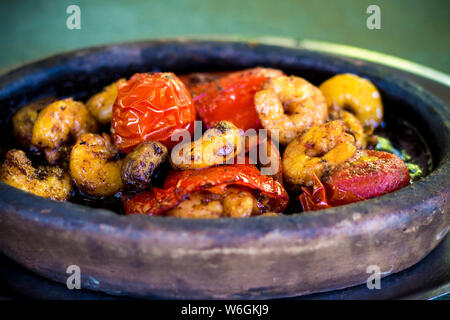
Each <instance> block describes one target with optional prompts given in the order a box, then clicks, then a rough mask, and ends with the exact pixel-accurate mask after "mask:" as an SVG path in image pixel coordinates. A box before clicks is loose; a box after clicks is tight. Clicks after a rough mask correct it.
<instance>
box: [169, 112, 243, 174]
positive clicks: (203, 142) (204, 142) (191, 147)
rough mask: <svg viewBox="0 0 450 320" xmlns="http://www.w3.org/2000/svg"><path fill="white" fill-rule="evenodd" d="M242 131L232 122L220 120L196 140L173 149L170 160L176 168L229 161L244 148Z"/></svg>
mask: <svg viewBox="0 0 450 320" xmlns="http://www.w3.org/2000/svg"><path fill="white" fill-rule="evenodd" d="M243 141H244V140H243V137H242V132H241V131H240V130H239V129H238V128H237V127H236V126H235V125H234V124H232V123H231V122H228V121H220V122H219V123H217V124H216V126H214V127H213V128H211V129H208V130H207V131H206V132H205V133H204V134H203V136H202V138H201V139H198V140H196V141H194V142H188V143H186V144H183V145H181V146H179V147H175V148H174V149H172V154H171V157H170V162H171V164H172V166H173V167H174V168H175V169H180V170H187V169H201V168H208V167H212V166H214V165H218V164H224V163H227V161H228V160H230V159H233V158H235V157H236V155H238V154H239V153H240V152H241V151H242V149H243Z"/></svg>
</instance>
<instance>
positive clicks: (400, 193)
mask: <svg viewBox="0 0 450 320" xmlns="http://www.w3.org/2000/svg"><path fill="white" fill-rule="evenodd" d="M186 44H189V45H193V46H197V47H201V46H207V45H215V46H217V45H218V46H241V49H242V48H243V49H244V50H245V48H247V50H258V49H261V50H274V49H277V50H282V51H283V52H286V53H289V52H290V53H291V54H295V53H303V54H305V55H306V56H311V55H312V54H314V56H315V58H316V59H319V60H329V59H333V60H334V61H337V62H338V63H339V64H340V67H343V68H348V69H350V70H359V71H360V72H359V73H362V74H363V75H364V76H366V77H369V78H373V79H378V80H380V81H381V80H382V82H383V83H385V84H389V85H390V86H394V87H396V88H398V89H400V90H404V91H409V92H411V93H412V96H413V97H414V98H419V99H420V100H421V101H422V102H423V103H424V104H425V105H427V107H429V108H430V109H431V110H432V111H433V112H435V113H436V114H437V115H438V116H439V117H440V118H442V119H450V111H449V109H448V108H447V106H446V105H445V104H444V103H443V102H442V101H440V100H439V99H438V98H436V97H434V96H433V95H432V94H430V93H428V92H427V91H426V90H424V89H422V88H421V87H420V86H419V85H416V84H414V83H412V82H410V81H409V80H406V79H404V78H402V77H397V76H394V75H392V74H389V73H388V74H380V72H379V70H386V69H387V68H386V67H384V66H383V65H379V66H376V67H375V66H370V65H364V67H361V66H360V60H358V59H354V58H352V59H348V58H345V57H339V56H335V55H332V54H328V53H323V52H318V51H313V50H308V49H303V48H287V47H283V46H278V45H270V44H261V43H257V42H247V41H228V40H223V41H217V40H214V41H211V40H195V39H194V40H193V39H190V38H181V39H179V38H178V39H156V40H148V41H147V40H143V41H137V42H124V43H117V44H108V45H101V46H95V47H89V48H82V49H77V50H71V51H68V52H64V53H60V54H56V55H52V56H50V57H46V58H44V59H39V60H37V61H34V62H31V63H25V64H23V65H21V66H18V67H16V68H14V69H9V70H6V71H4V72H1V73H0V98H1V97H2V92H4V90H5V88H7V86H8V84H9V85H12V84H14V81H18V80H20V78H21V77H23V76H24V75H27V74H32V73H33V72H38V71H39V68H41V67H42V66H48V65H49V64H50V65H51V64H52V63H55V62H56V63H62V62H64V61H67V59H71V58H73V57H78V56H82V55H85V54H93V55H95V54H97V53H100V52H113V51H114V50H116V49H117V48H131V49H133V48H134V49H135V48H137V49H139V48H143V47H148V46H154V47H156V48H157V47H158V46H165V45H180V46H183V45H186ZM384 68H386V69H384ZM363 69H364V70H363ZM386 75H389V78H390V79H389V80H388V79H386V78H385V77H386ZM37 80H39V72H38V73H37ZM19 82H20V81H19ZM377 82H378V81H377ZM16 84H17V83H16ZM381 91H383V88H381ZM413 91H414V92H420V94H421V96H417V94H416V93H414V92H413ZM440 129H441V130H443V131H441V132H440V134H441V135H442V134H443V135H444V138H443V139H444V142H445V146H443V148H444V154H443V156H442V159H441V161H440V162H439V163H437V164H436V165H435V168H434V169H433V170H432V171H431V172H430V173H429V174H428V175H427V176H426V177H424V178H422V179H420V180H419V181H417V182H415V183H414V184H412V185H409V186H407V187H405V188H402V189H400V190H397V191H395V192H393V193H390V194H387V195H383V196H381V197H378V198H374V199H369V200H365V201H362V202H357V203H353V204H349V205H345V206H340V207H335V208H329V209H325V210H319V211H314V212H308V214H292V215H283V216H274V217H252V218H251V219H230V218H219V219H188V218H174V217H158V216H146V215H139V214H135V215H128V216H121V215H118V214H116V213H115V212H112V211H110V210H107V209H97V208H92V207H87V206H84V205H79V204H75V203H71V202H65V203H60V202H56V201H52V200H49V199H46V198H41V197H38V196H35V195H33V194H30V193H27V192H24V191H22V190H19V189H16V188H14V187H11V186H9V185H6V184H4V183H3V182H0V203H2V204H3V205H5V206H7V207H8V209H9V210H12V211H13V212H17V213H18V214H19V215H21V216H23V217H24V218H27V219H32V220H33V219H35V218H37V217H38V216H40V217H41V218H42V222H43V223H45V224H47V225H49V226H50V225H52V226H54V227H55V228H59V227H63V226H67V225H71V226H75V225H77V226H79V227H80V228H82V229H84V230H88V229H90V228H95V227H97V226H98V225H102V226H111V227H114V228H117V230H119V229H120V227H121V226H126V229H128V228H132V229H133V230H135V231H136V232H138V233H139V232H143V234H141V235H142V236H145V234H146V230H147V226H149V225H154V226H159V227H161V228H163V229H164V230H167V231H170V234H171V237H166V238H165V239H167V240H168V241H174V242H176V243H179V241H182V239H181V238H180V237H177V234H180V232H182V231H185V230H186V228H188V229H189V230H196V231H199V232H202V233H201V235H202V236H204V235H207V236H208V237H209V236H211V237H213V238H215V237H214V233H215V232H217V231H218V230H221V232H224V231H228V232H230V233H232V234H233V235H234V237H235V240H234V241H233V242H235V241H239V239H240V237H239V235H241V236H243V237H245V236H246V234H248V233H249V232H250V233H255V232H256V233H258V234H260V235H261V236H264V234H265V232H266V231H267V230H272V229H273V228H274V227H276V228H279V229H282V230H283V231H285V232H289V231H292V232H298V231H299V230H300V229H303V230H307V229H308V228H309V226H312V225H314V227H315V228H319V229H322V228H323V229H325V228H329V227H331V226H333V225H334V226H335V225H336V224H338V223H339V222H340V221H342V220H343V219H345V218H348V215H349V213H350V212H351V213H356V214H363V217H364V219H365V220H368V219H372V218H373V217H375V216H380V215H382V214H383V213H387V212H386V210H383V208H388V210H387V211H388V212H393V211H397V212H402V211H403V210H404V208H403V207H402V204H403V202H402V201H398V199H403V198H405V197H406V198H410V196H409V197H408V195H411V194H414V195H415V200H416V202H417V203H419V202H424V201H426V200H427V199H430V198H433V197H435V196H436V195H438V194H439V193H441V192H442V190H449V189H450V180H449V179H448V177H449V176H450V121H448V120H447V121H445V122H444V125H443V126H442V128H440ZM36 208H43V209H41V210H36ZM2 211H3V210H2ZM42 213H44V215H42ZM80 221H82V222H83V224H80V223H79V222H80ZM349 228H350V227H349ZM92 230H94V229H92ZM349 230H350V229H349ZM127 235H129V233H128V232H126V233H124V234H118V235H117V236H118V237H126V236H127ZM147 236H148V235H147Z"/></svg>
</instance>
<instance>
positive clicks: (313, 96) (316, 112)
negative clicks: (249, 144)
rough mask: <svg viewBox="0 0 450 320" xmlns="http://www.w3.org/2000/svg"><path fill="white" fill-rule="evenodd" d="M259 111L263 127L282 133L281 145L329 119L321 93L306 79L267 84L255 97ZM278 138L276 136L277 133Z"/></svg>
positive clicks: (277, 80) (279, 78) (284, 77)
mask: <svg viewBox="0 0 450 320" xmlns="http://www.w3.org/2000/svg"><path fill="white" fill-rule="evenodd" d="M255 108H256V112H257V113H258V117H259V119H260V120H261V124H262V126H263V127H264V128H265V129H267V130H269V131H271V132H272V135H273V133H274V132H273V131H274V130H278V134H279V136H278V140H279V142H280V144H283V145H286V144H288V143H289V142H291V141H292V140H293V139H294V138H295V137H296V136H298V135H300V134H302V133H304V132H305V131H306V130H308V129H309V128H311V127H312V126H314V125H318V124H322V123H324V122H325V120H326V118H327V114H328V113H327V105H326V102H325V98H324V97H323V95H322V93H321V91H320V90H319V89H318V88H317V87H315V86H314V85H312V84H311V83H309V82H308V81H306V80H305V79H303V78H300V77H296V76H290V77H288V76H281V77H276V78H272V79H269V80H267V82H266V83H265V84H264V86H263V90H260V91H258V92H257V93H256V94H255ZM275 135H276V133H275Z"/></svg>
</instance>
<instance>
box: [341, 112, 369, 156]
mask: <svg viewBox="0 0 450 320" xmlns="http://www.w3.org/2000/svg"><path fill="white" fill-rule="evenodd" d="M339 114H340V119H342V121H343V122H344V125H345V130H346V132H347V133H350V134H351V135H353V136H354V137H355V145H356V147H357V148H358V149H365V148H366V146H367V139H368V136H367V133H366V132H365V131H364V127H363V125H362V124H361V122H360V121H359V120H358V118H356V117H355V116H354V115H353V114H352V113H350V112H347V111H344V110H342V111H341V112H339Z"/></svg>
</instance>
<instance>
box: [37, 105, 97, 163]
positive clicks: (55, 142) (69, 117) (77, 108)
mask: <svg viewBox="0 0 450 320" xmlns="http://www.w3.org/2000/svg"><path fill="white" fill-rule="evenodd" d="M95 131H97V123H96V121H95V119H94V118H93V117H92V115H91V114H90V113H89V111H88V110H87V109H86V107H85V106H84V104H83V103H81V102H77V101H73V100H72V98H69V99H64V100H59V101H56V102H54V103H52V104H50V105H48V106H46V107H45V108H44V109H43V110H42V111H41V112H40V113H39V115H38V117H37V119H36V122H35V123H34V126H33V135H32V139H31V142H32V143H33V145H35V146H36V147H37V148H39V149H43V150H44V153H45V156H46V159H47V161H48V162H49V163H55V162H56V161H57V160H58V158H59V156H60V154H59V152H58V150H59V149H60V148H61V147H62V146H63V145H65V144H67V143H68V142H69V140H70V139H71V138H72V139H76V138H78V137H79V136H80V135H82V134H84V133H88V132H95Z"/></svg>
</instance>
